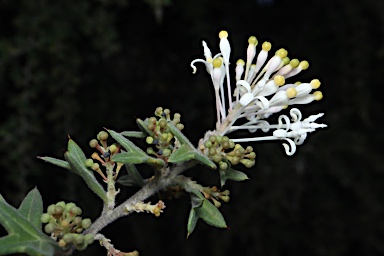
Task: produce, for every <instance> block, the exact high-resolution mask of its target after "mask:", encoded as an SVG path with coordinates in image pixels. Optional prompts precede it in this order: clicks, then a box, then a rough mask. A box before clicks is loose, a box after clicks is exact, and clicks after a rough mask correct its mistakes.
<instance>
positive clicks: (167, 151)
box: [163, 148, 172, 157]
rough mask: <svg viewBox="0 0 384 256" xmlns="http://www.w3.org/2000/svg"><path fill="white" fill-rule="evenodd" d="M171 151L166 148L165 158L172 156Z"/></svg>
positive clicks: (164, 151)
mask: <svg viewBox="0 0 384 256" xmlns="http://www.w3.org/2000/svg"><path fill="white" fill-rule="evenodd" d="M171 153H172V152H171V150H170V149H169V148H166V149H164V150H163V156H164V157H169V156H170V155H171Z"/></svg>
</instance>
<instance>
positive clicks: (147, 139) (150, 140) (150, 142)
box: [145, 136, 153, 144]
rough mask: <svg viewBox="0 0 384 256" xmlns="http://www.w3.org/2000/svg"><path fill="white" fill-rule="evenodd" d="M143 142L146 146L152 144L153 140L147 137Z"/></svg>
mask: <svg viewBox="0 0 384 256" xmlns="http://www.w3.org/2000/svg"><path fill="white" fill-rule="evenodd" d="M145 142H147V143H148V144H152V143H153V138H152V137H151V136H148V137H147V138H146V139H145Z"/></svg>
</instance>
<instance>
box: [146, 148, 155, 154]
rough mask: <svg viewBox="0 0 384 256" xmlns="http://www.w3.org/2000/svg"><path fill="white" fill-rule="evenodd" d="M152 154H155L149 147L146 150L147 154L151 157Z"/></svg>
mask: <svg viewBox="0 0 384 256" xmlns="http://www.w3.org/2000/svg"><path fill="white" fill-rule="evenodd" d="M154 153H155V151H154V150H153V148H151V147H149V148H147V154H149V155H152V154H154Z"/></svg>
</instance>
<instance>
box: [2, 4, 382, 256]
mask: <svg viewBox="0 0 384 256" xmlns="http://www.w3.org/2000/svg"><path fill="white" fill-rule="evenodd" d="M383 10H384V2H383V1H380V0H367V1H355V0H334V1H324V0H313V1H300V0H290V1H288V0H269V1H268V0H264V1H262V0H258V1H257V0H237V1H218V0H193V1H192V0H184V1H180V0H179V1H178V0H170V1H169V2H168V1H165V0H158V1H157V0H146V1H144V0H143V1H127V0H99V1H97V0H93V1H91V0H87V1H85V0H84V1H78V2H73V1H48V0H40V1H30V0H20V1H13V0H1V1H0V89H1V90H0V102H1V108H0V155H1V158H0V171H1V178H0V192H1V194H2V195H4V197H5V198H6V199H7V200H8V201H9V202H11V203H12V204H13V205H15V206H17V205H18V204H19V203H20V201H21V199H22V198H23V197H24V196H25V194H26V193H27V192H28V191H29V190H30V189H32V188H33V187H35V186H37V188H38V189H39V190H40V192H41V194H42V197H43V200H44V205H45V207H46V206H48V205H49V204H51V203H55V202H57V201H59V200H65V201H74V202H76V203H78V204H79V205H81V206H82V208H83V215H84V216H90V217H92V218H96V217H97V216H98V214H99V213H100V209H101V205H100V202H99V201H98V200H97V198H96V196H95V195H94V194H92V192H89V191H88V190H87V188H86V187H85V185H84V184H83V183H82V182H81V180H80V178H78V177H75V176H73V175H70V174H69V173H67V172H65V171H63V170H60V169H59V168H56V167H54V166H51V165H49V164H46V163H44V162H42V161H39V160H38V159H36V156H38V155H41V156H44V155H49V156H53V157H58V158H61V157H62V155H63V153H64V152H65V147H66V143H67V135H71V137H72V138H73V139H74V140H75V141H77V142H78V144H79V145H81V146H82V147H83V149H84V150H85V151H86V152H87V154H91V153H92V151H91V150H90V149H89V148H88V146H87V144H88V141H89V140H90V139H92V138H94V137H95V136H96V134H97V133H98V131H100V130H101V129H102V127H108V128H113V129H116V130H119V131H123V130H135V129H136V127H135V117H140V118H145V117H147V116H149V115H152V114H153V111H154V109H155V108H156V107H157V106H163V107H170V108H171V109H172V110H173V111H174V112H176V111H177V112H180V113H181V114H182V121H183V123H184V124H185V127H186V128H185V133H186V134H187V135H188V136H189V137H190V138H191V140H192V141H193V142H194V143H195V144H196V143H197V141H198V139H199V138H200V137H201V136H202V135H203V133H204V131H206V130H207V129H211V128H212V127H213V125H214V118H215V112H214V108H213V99H214V97H213V90H212V85H211V82H210V80H209V78H208V77H207V76H206V75H205V72H204V68H203V67H201V66H200V68H199V72H198V74H197V75H195V76H192V74H191V68H190V67H189V63H190V61H191V60H193V59H194V58H196V57H203V52H202V47H201V40H202V39H205V40H207V41H208V42H209V45H210V46H211V49H212V50H213V52H214V53H216V52H218V37H217V35H218V32H219V31H220V30H221V29H227V30H228V31H229V33H230V41H231V44H232V49H233V50H232V56H231V58H232V60H233V61H232V62H233V63H234V62H235V60H236V59H237V58H239V57H243V56H245V49H246V47H247V39H248V37H249V36H250V35H255V36H257V38H258V39H259V43H260V44H261V43H262V42H263V41H264V40H269V41H271V42H272V45H273V50H276V49H278V48H280V47H286V48H287V49H288V51H289V56H292V57H297V58H299V59H307V60H309V62H310V69H309V70H308V71H306V72H304V73H303V74H301V75H300V76H299V77H298V78H296V80H297V79H299V80H300V81H310V80H311V79H313V78H319V79H320V80H321V81H322V85H321V87H320V89H321V91H322V92H323V94H324V99H323V100H322V101H320V102H316V103H313V104H310V105H309V106H303V107H300V109H302V110H303V112H304V113H305V115H309V114H314V113H318V112H320V111H323V112H325V113H326V115H325V116H324V117H323V118H322V121H323V122H325V123H327V124H328V125H329V128H327V129H326V130H322V131H319V132H316V133H314V134H310V136H309V138H308V140H307V142H306V143H305V145H303V146H301V147H299V149H298V152H297V153H296V154H295V156H294V157H290V158H288V157H286V156H285V154H284V153H283V150H282V146H281V143H280V142H275V143H257V144H253V146H254V148H255V151H256V152H257V155H258V156H257V163H256V166H255V167H254V168H253V169H251V170H244V171H245V172H246V173H247V174H248V176H249V177H250V178H251V179H250V180H249V181H246V182H242V183H234V182H228V184H227V185H226V188H227V189H230V190H231V201H230V202H229V203H228V204H224V205H223V206H222V207H221V210H222V212H223V215H224V217H225V219H226V221H227V223H228V225H229V227H230V228H229V229H228V230H220V229H216V228H212V227H209V226H208V225H206V224H205V223H203V222H201V223H200V222H199V223H198V225H197V228H196V230H195V232H194V233H193V234H192V236H191V237H190V238H188V239H186V238H185V237H186V233H187V232H186V223H187V217H188V212H189V207H190V206H189V201H188V197H187V196H184V197H182V198H181V199H179V200H172V201H169V200H165V203H166V205H167V208H166V209H165V212H164V214H162V215H161V217H159V218H158V219H157V218H155V217H153V216H152V215H149V214H134V215H132V216H130V217H129V218H126V219H121V220H118V221H117V222H116V223H114V224H112V225H111V226H109V227H108V228H106V229H105V230H104V231H103V233H104V234H105V235H106V236H107V237H108V238H111V239H112V242H113V243H114V244H115V245H116V247H117V248H119V249H121V250H123V251H132V250H134V249H137V250H139V251H140V253H141V255H172V254H177V255H187V256H189V255H191V256H192V255H212V256H216V255H220V256H224V255H352V254H355V255H383V254H384V243H383V237H384V234H383V233H384V222H383V219H384V207H383V202H384V198H383V196H384V173H383V168H382V165H383V163H384V162H383V157H382V148H380V147H379V146H382V144H383V142H384V141H383V137H384V136H383V133H382V132H381V128H382V127H381V126H379V125H380V124H381V121H382V118H383V114H382V111H383V100H382V97H383V93H384V90H383V88H384V86H383V79H382V76H383V72H384V44H383V42H384V40H383V39H384V30H383V29H382V28H383V26H384V15H383V14H384V11H383ZM258 49H259V48H258ZM143 168H145V167H143ZM144 171H145V170H144ZM186 175H188V176H192V177H195V178H196V179H197V180H198V181H199V182H200V183H202V184H203V185H218V177H217V176H216V174H215V173H214V172H212V171H209V170H204V169H202V168H200V169H199V168H198V169H195V170H190V171H188V172H187V173H186ZM133 192H134V189H124V190H123V192H122V193H121V195H120V197H119V198H118V199H119V200H120V201H122V200H123V199H124V198H127V197H129V195H130V194H132V193H133ZM156 200H157V199H156V198H152V202H155V201H156ZM3 231H4V230H3ZM78 255H105V250H104V249H103V248H101V247H100V246H98V245H97V243H95V244H94V245H92V247H91V249H90V250H88V251H86V252H83V253H78Z"/></svg>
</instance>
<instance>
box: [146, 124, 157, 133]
mask: <svg viewBox="0 0 384 256" xmlns="http://www.w3.org/2000/svg"><path fill="white" fill-rule="evenodd" d="M147 128H148V130H150V131H152V130H153V129H154V128H155V125H154V124H153V123H148V125H147Z"/></svg>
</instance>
